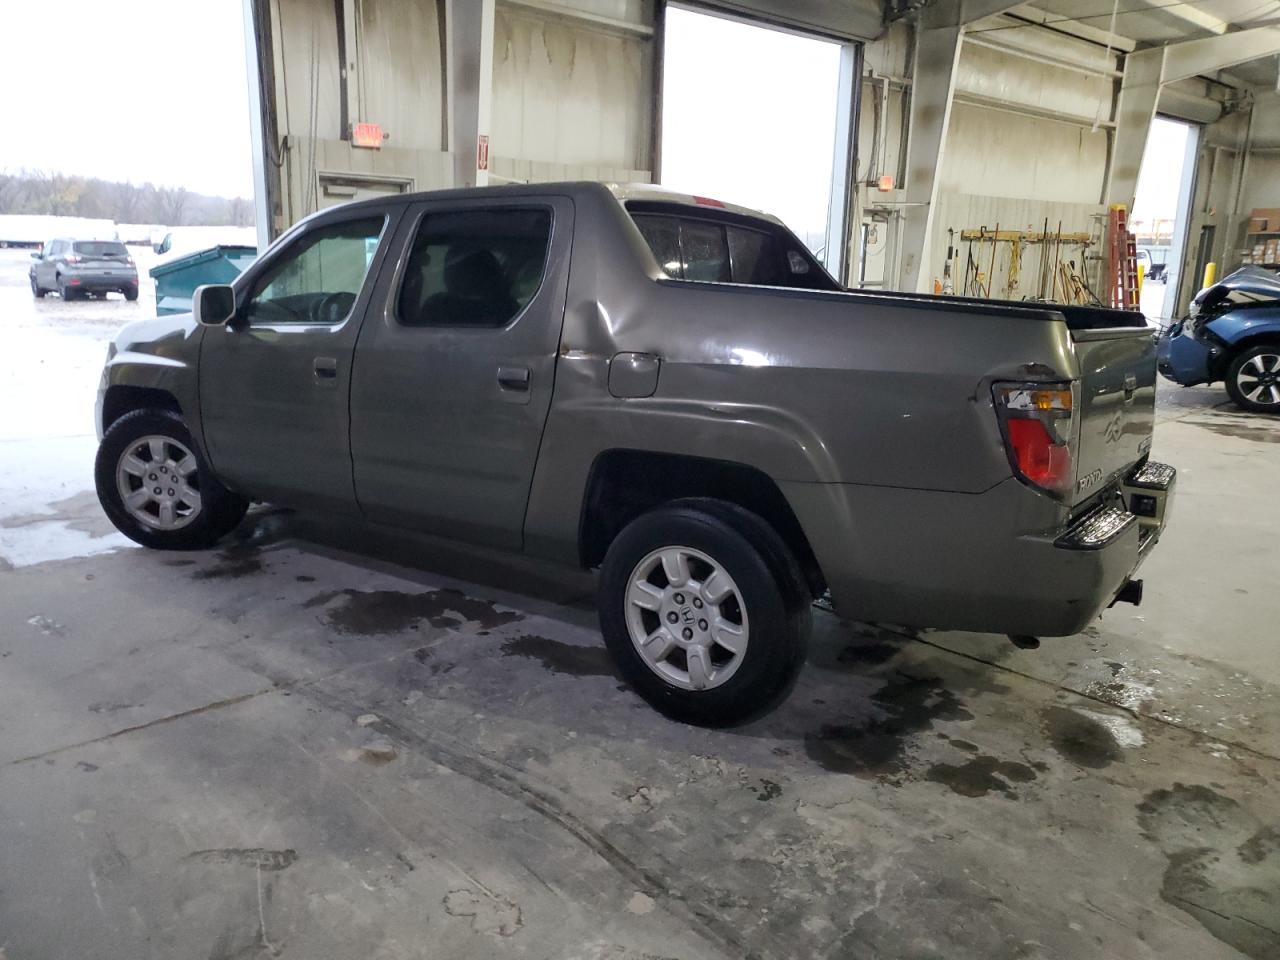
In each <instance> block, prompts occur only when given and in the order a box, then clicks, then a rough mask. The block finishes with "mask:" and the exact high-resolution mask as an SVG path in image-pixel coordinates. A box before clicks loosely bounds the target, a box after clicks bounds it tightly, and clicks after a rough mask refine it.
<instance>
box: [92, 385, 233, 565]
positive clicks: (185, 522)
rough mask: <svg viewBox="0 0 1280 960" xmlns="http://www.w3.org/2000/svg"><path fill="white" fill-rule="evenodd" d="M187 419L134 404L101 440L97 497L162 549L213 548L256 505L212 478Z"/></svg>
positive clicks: (132, 531)
mask: <svg viewBox="0 0 1280 960" xmlns="http://www.w3.org/2000/svg"><path fill="white" fill-rule="evenodd" d="M195 449H196V448H195V443H193V442H192V440H191V434H190V432H189V431H188V430H187V428H186V425H185V424H184V423H183V422H182V419H181V418H180V417H179V416H178V415H177V414H175V413H171V412H169V411H167V410H135V411H133V412H132V413H128V414H125V415H124V416H123V417H121V418H120V419H119V420H117V421H116V422H115V423H113V424H112V425H111V426H110V428H109V429H108V430H107V432H106V435H105V436H104V437H103V438H102V443H101V444H99V446H98V457H97V461H96V462H95V464H94V481H95V483H96V486H97V488H98V501H99V502H100V503H101V504H102V509H103V510H105V511H106V514H107V517H108V518H109V519H110V520H111V522H112V523H113V524H115V527H116V529H117V530H119V531H120V532H121V533H123V534H124V535H125V536H126V537H128V538H129V539H130V540H133V541H134V542H135V543H140V544H142V545H143V546H144V547H153V548H155V549H158V550H199V549H201V548H204V547H210V546H213V544H214V543H216V542H217V541H218V539H219V538H221V537H222V536H224V535H225V534H227V533H230V532H231V530H232V529H234V528H235V526H236V524H238V523H239V522H240V520H241V519H242V518H243V517H244V514H245V511H246V510H247V509H248V508H249V503H248V501H247V500H245V499H244V498H243V497H240V496H239V495H237V494H235V493H232V492H231V491H230V490H228V489H227V488H226V487H224V486H223V485H222V484H221V483H219V482H218V480H217V478H216V477H214V476H213V474H212V472H211V471H210V470H209V468H208V465H207V464H205V463H204V462H203V461H201V459H200V457H199V455H198V454H197V453H196V452H195Z"/></svg>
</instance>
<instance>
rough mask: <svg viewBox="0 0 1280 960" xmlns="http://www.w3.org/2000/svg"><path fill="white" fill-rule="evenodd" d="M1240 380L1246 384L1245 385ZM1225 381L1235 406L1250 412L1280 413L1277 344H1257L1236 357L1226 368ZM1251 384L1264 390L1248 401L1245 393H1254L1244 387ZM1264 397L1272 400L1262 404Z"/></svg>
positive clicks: (1278, 348)
mask: <svg viewBox="0 0 1280 960" xmlns="http://www.w3.org/2000/svg"><path fill="white" fill-rule="evenodd" d="M1258 358H1261V359H1258ZM1242 374H1243V377H1242ZM1241 379H1244V380H1245V381H1246V383H1245V385H1244V386H1242V385H1241V383H1240V381H1241ZM1226 382H1227V394H1228V395H1229V396H1230V397H1231V399H1232V400H1233V401H1234V402H1235V404H1236V406H1238V407H1243V408H1244V409H1245V410H1249V411H1251V412H1253V413H1280V343H1260V344H1258V345H1257V346H1253V347H1250V348H1249V349H1248V350H1245V351H1243V352H1241V353H1240V354H1238V355H1237V356H1236V358H1235V359H1234V360H1232V361H1231V363H1230V365H1229V366H1228V367H1227V376H1226ZM1253 383H1257V384H1259V385H1260V386H1261V387H1262V388H1263V389H1262V393H1261V395H1257V396H1255V399H1252V400H1251V399H1249V397H1248V396H1247V395H1246V393H1252V392H1253V390H1252V389H1249V390H1247V391H1246V389H1245V388H1246V387H1248V386H1249V384H1253ZM1263 396H1266V397H1274V398H1275V399H1274V400H1267V401H1263ZM1260 401H1261V402H1260Z"/></svg>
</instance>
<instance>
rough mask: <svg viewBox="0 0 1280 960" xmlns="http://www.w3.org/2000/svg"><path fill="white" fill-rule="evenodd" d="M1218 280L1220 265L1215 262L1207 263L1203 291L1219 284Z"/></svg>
mask: <svg viewBox="0 0 1280 960" xmlns="http://www.w3.org/2000/svg"><path fill="white" fill-rule="evenodd" d="M1217 279H1218V265H1217V264H1216V263H1213V262H1209V263H1206V264H1205V265H1204V283H1203V284H1202V285H1201V289H1204V288H1205V287H1212V286H1213V285H1214V283H1216V282H1217Z"/></svg>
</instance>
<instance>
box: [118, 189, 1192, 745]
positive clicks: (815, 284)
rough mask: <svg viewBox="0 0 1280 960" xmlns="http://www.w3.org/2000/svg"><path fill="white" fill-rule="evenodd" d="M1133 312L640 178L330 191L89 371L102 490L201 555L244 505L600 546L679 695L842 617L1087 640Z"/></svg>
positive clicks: (608, 594)
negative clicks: (835, 265)
mask: <svg viewBox="0 0 1280 960" xmlns="http://www.w3.org/2000/svg"><path fill="white" fill-rule="evenodd" d="M1154 350H1155V345H1154V343H1153V342H1152V339H1151V336H1150V333H1149V331H1148V328H1147V325H1146V323H1145V321H1144V319H1143V317H1142V316H1141V315H1140V314H1136V313H1124V312H1116V311H1109V310H1097V309H1088V308H1082V307H1059V306H1052V305H1044V304H1030V303H1005V302H996V301H984V300H970V299H961V298H954V297H929V296H917V295H915V294H887V293H875V294H873V293H865V292H858V291H851V290H846V289H843V288H842V287H841V286H840V285H839V284H838V283H836V281H835V280H833V279H832V278H831V276H830V275H829V274H828V273H827V272H826V271H825V270H824V269H823V268H822V266H821V265H819V263H818V262H817V261H816V260H815V259H814V258H813V257H812V256H811V255H810V253H809V252H808V251H807V250H806V249H805V248H804V246H803V245H802V244H801V243H800V242H799V241H798V240H797V239H796V237H795V236H794V235H793V234H792V233H791V232H790V231H788V230H787V229H786V228H785V227H784V226H783V225H782V224H781V223H780V222H779V221H777V220H775V219H773V218H770V217H767V216H764V215H761V214H759V213H755V212H753V211H750V210H746V209H743V208H740V207H735V206H731V205H728V204H723V203H720V202H717V201H712V200H707V199H705V198H698V197H690V196H685V195H680V194H674V193H670V192H666V191H662V190H659V189H656V188H651V187H649V188H634V187H627V188H624V187H617V186H606V185H601V184H597V183H572V184H550V185H538V186H517V187H497V188H482V189H470V190H450V191H443V192H438V193H423V194H416V195H409V196H399V197H395V198H387V199H378V200H371V201H367V202H360V203H351V204H347V205H345V206H341V207H337V208H334V209H330V210H325V211H322V212H320V213H318V214H316V215H314V216H312V217H310V218H308V219H306V220H305V221H303V222H301V223H299V224H297V225H296V226H294V227H293V228H292V229H291V230H289V231H288V232H287V233H286V234H285V235H284V236H282V237H281V238H280V239H279V240H278V241H276V242H275V243H274V244H273V245H272V246H271V248H270V249H269V250H267V252H266V253H265V254H263V255H262V257H261V258H260V259H258V260H257V261H256V262H255V263H254V264H253V265H251V266H250V267H249V268H248V269H247V270H245V272H244V273H243V275H241V276H240V277H239V278H238V279H237V280H236V281H235V283H234V284H232V285H230V286H206V287H202V288H200V289H198V290H197V291H196V294H195V297H194V299H193V313H192V314H189V315H179V316H172V317H164V318H162V319H158V320H148V321H142V322H139V323H136V324H134V325H132V326H130V327H128V328H126V329H125V330H124V331H123V332H122V333H121V334H120V335H119V337H118V338H117V340H116V342H115V344H114V345H113V346H112V347H111V349H110V351H109V355H108V358H107V362H106V369H105V370H104V372H103V376H102V385H101V393H100V397H99V409H98V422H99V427H100V432H101V446H100V450H99V454H98V458H97V464H96V480H97V488H98V493H99V497H100V499H101V501H102V504H103V507H104V508H105V509H106V511H107V513H108V515H109V516H110V517H111V519H112V520H113V521H114V523H115V524H116V525H117V526H118V527H119V529H120V530H121V531H123V532H124V533H125V534H126V535H128V536H129V537H131V538H133V539H134V540H136V541H137V542H139V543H141V544H144V545H146V546H149V547H156V548H160V549H189V548H200V547H208V546H209V545H211V544H212V543H214V542H215V541H216V540H218V538H219V537H222V536H223V535H224V534H226V533H228V532H229V531H230V530H231V529H232V528H233V527H235V526H236V524H237V523H238V522H239V521H240V520H241V518H242V517H243V515H244V513H245V510H246V507H247V506H248V504H249V502H250V501H258V500H262V501H272V502H277V503H281V504H287V505H290V506H293V507H296V508H299V509H303V510H305V509H315V510H322V511H327V512H332V513H344V514H350V515H353V516H356V517H362V518H365V519H367V520H369V521H372V522H375V523H383V524H394V525H396V526H398V527H401V528H409V529H413V530H416V531H422V532H425V533H428V534H435V535H440V536H445V537H449V538H455V539H458V540H463V541H468V542H470V543H474V544H482V545H487V546H491V547H498V548H503V549H506V550H511V551H519V552H523V553H526V554H529V555H531V556H534V557H540V558H545V559H546V560H548V561H561V562H568V563H573V564H579V565H581V566H583V567H587V568H598V570H599V609H600V622H601V627H602V630H603V633H604V639H605V642H606V644H607V645H608V647H609V649H610V651H611V652H612V655H613V656H614V658H615V659H616V661H617V664H618V667H619V669H620V670H621V672H622V673H623V675H624V676H625V677H626V679H627V680H628V681H629V682H630V683H631V684H632V686H633V687H634V688H635V689H636V690H638V691H639V692H640V693H641V694H642V695H643V696H644V697H645V698H646V699H648V700H649V701H650V702H651V703H652V704H653V705H654V706H656V707H657V708H658V709H660V710H662V711H663V712H665V713H666V714H668V715H669V716H672V717H676V718H679V719H682V720H686V721H690V722H696V723H704V724H714V725H720V724H730V723H735V722H740V721H742V720H744V719H746V718H748V717H752V716H755V715H758V714H759V713H760V712H762V711H763V710H765V709H767V708H768V707H769V706H771V705H772V704H774V703H776V702H777V701H778V699H780V698H781V696H782V695H783V694H784V693H785V692H786V691H787V690H788V688H789V686H790V684H791V681H792V680H793V678H794V677H795V676H796V673H797V671H798V670H799V668H800V665H801V662H802V660H803V656H804V650H805V642H806V637H807V634H808V632H809V627H810V614H811V607H812V601H813V599H814V598H818V597H824V596H826V595H827V594H829V595H830V601H831V602H832V603H833V604H834V607H835V609H836V610H837V611H838V612H840V613H842V614H844V615H847V616H849V617H853V618H857V619H860V620H868V621H881V622H888V623H893V624H899V625H909V626H915V627H938V628H953V629H962V630H974V631H988V632H995V633H1006V634H1009V635H1011V636H1012V637H1014V638H1015V639H1016V640H1017V641H1018V642H1020V643H1023V644H1024V645H1030V644H1032V643H1033V642H1034V638H1036V637H1040V636H1065V635H1070V634H1074V633H1077V632H1079V631H1080V630H1082V629H1083V628H1084V627H1085V626H1086V625H1087V624H1089V623H1090V622H1091V621H1092V620H1093V619H1094V618H1095V617H1097V616H1098V614H1099V612H1100V611H1102V610H1103V609H1104V608H1106V607H1107V606H1108V605H1109V604H1111V603H1113V602H1114V601H1116V600H1117V599H1121V600H1129V601H1135V602H1136V601H1137V600H1138V599H1140V587H1141V583H1140V581H1135V580H1133V579H1131V578H1132V576H1133V574H1134V571H1135V569H1136V568H1137V566H1138V564H1139V563H1140V562H1141V560H1142V559H1143V557H1144V555H1145V554H1146V552H1147V551H1149V550H1150V549H1151V547H1152V546H1153V545H1154V544H1155V542H1156V540H1157V539H1158V537H1159V535H1160V531H1161V529H1162V527H1163V525H1164V522H1165V516H1166V511H1167V509H1168V505H1169V498H1170V496H1171V494H1172V490H1173V485H1174V471H1173V469H1172V468H1170V467H1168V466H1165V465H1163V464H1160V463H1156V462H1155V461H1153V460H1151V459H1150V449H1151V439H1152V424H1153V410H1154V402H1155V376H1156V364H1155V354H1154Z"/></svg>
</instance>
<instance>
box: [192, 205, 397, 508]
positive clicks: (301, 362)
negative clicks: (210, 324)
mask: <svg viewBox="0 0 1280 960" xmlns="http://www.w3.org/2000/svg"><path fill="white" fill-rule="evenodd" d="M396 216H397V214H396V212H395V211H394V208H391V209H389V210H388V211H382V210H374V211H370V210H368V209H365V210H362V211H359V212H358V213H353V214H352V215H349V216H347V217H333V218H329V219H327V220H325V221H322V222H320V223H313V224H311V225H309V226H308V227H305V228H304V229H303V230H301V231H300V232H299V234H298V236H297V237H296V239H294V241H293V242H291V243H289V244H287V245H286V246H284V248H283V249H281V250H279V251H276V252H273V253H272V254H270V255H269V259H268V260H266V261H264V262H262V263H260V264H256V265H255V266H254V267H252V268H250V269H251V273H250V274H249V275H247V276H246V277H245V281H244V283H243V284H237V309H236V316H235V318H234V320H233V321H232V322H231V323H230V324H228V325H227V326H225V327H221V328H209V329H207V330H206V331H205V333H204V340H203V342H202V344H201V349H200V413H201V421H202V424H203V428H204V439H205V444H206V448H207V449H208V452H209V457H210V459H211V460H212V461H213V468H214V470H215V471H216V472H217V473H218V475H219V476H221V477H223V478H225V479H226V480H227V481H228V482H229V483H230V484H231V485H232V486H234V487H235V488H236V489H237V490H240V491H241V492H243V493H245V494H247V495H249V496H252V497H256V498H260V499H264V500H278V501H280V502H283V503H292V504H297V505H299V506H317V507H321V508H325V509H332V510H338V511H343V512H352V513H354V512H355V511H356V506H355V491H354V488H353V486H352V482H351V445H350V431H349V428H350V421H349V417H348V406H347V402H348V397H349V391H350V385H351V379H350V378H351V355H352V351H353V350H354V348H355V342H356V335H357V333H358V332H359V328H360V319H361V318H362V317H363V315H364V312H365V310H366V305H367V303H368V300H369V290H370V288H371V287H372V283H369V282H367V279H368V278H369V277H370V276H371V275H373V273H374V272H375V271H376V270H377V268H378V265H379V262H380V260H381V259H382V258H383V256H385V248H386V246H387V245H388V243H389V241H390V237H391V235H392V233H393V231H394V227H395V224H394V222H393V221H394V219H395V218H396ZM241 294H243V297H242V296H241Z"/></svg>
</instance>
